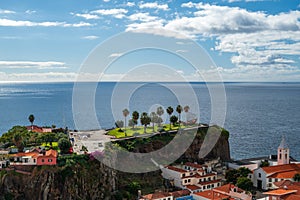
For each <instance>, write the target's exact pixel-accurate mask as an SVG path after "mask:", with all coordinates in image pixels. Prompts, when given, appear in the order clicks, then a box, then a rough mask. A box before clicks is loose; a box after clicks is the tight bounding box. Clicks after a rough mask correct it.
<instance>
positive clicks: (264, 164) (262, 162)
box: [260, 160, 270, 167]
mask: <svg viewBox="0 0 300 200" xmlns="http://www.w3.org/2000/svg"><path fill="white" fill-rule="evenodd" d="M269 166H270V163H269V161H267V160H262V161H261V163H260V167H269Z"/></svg>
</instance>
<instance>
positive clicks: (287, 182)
mask: <svg viewBox="0 0 300 200" xmlns="http://www.w3.org/2000/svg"><path fill="white" fill-rule="evenodd" d="M291 184H293V182H292V181H290V180H283V181H278V182H274V185H275V186H277V187H284V186H289V185H291Z"/></svg>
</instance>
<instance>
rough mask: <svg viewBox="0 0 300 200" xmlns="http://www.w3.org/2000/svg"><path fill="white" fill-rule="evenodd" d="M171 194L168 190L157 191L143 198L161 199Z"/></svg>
mask: <svg viewBox="0 0 300 200" xmlns="http://www.w3.org/2000/svg"><path fill="white" fill-rule="evenodd" d="M170 196H171V194H170V193H168V192H156V193H153V194H147V195H144V196H143V198H144V199H147V200H148V199H149V200H150V199H161V198H166V197H170Z"/></svg>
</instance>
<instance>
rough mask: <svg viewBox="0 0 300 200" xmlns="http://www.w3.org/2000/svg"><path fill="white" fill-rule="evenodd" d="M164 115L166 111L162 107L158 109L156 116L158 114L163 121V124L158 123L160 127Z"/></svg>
mask: <svg viewBox="0 0 300 200" xmlns="http://www.w3.org/2000/svg"><path fill="white" fill-rule="evenodd" d="M164 113H165V111H164V109H163V108H162V107H161V106H159V107H157V109H156V114H157V115H158V116H159V117H160V119H161V122H157V123H158V126H159V127H160V126H161V123H162V118H161V116H162V115H163V114H164ZM159 121H160V120H159Z"/></svg>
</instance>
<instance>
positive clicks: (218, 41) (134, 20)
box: [0, 0, 300, 82]
mask: <svg viewBox="0 0 300 200" xmlns="http://www.w3.org/2000/svg"><path fill="white" fill-rule="evenodd" d="M123 33H136V34H137V33H143V34H148V35H154V36H160V37H163V38H172V39H174V41H177V42H176V43H177V44H183V42H182V40H183V38H182V37H181V36H184V41H185V42H186V41H188V40H190V41H192V42H195V43H197V44H198V45H200V46H201V47H203V48H204V50H205V51H206V52H207V54H208V55H209V57H210V58H211V59H212V60H213V62H214V64H215V67H214V68H213V70H211V71H214V73H218V74H220V76H221V77H222V80H223V81H280V82H282V81H283V82H288V81H299V80H300V1H296V0H221V1H210V0H205V1H189V0H187V1H185V0H176V1H175V0H168V1H159V0H158V1H114V0H98V1H96V0H88V1H87V0H76V1H74V0H44V1H40V0H22V1H21V0H0V82H17V81H26V82H56V81H58V82H60V81H75V80H76V79H77V75H78V73H80V71H81V67H82V65H83V63H84V61H85V60H86V59H87V58H88V57H89V55H90V54H91V52H92V51H93V50H94V49H95V48H96V47H99V46H100V47H101V44H102V43H104V42H105V41H107V40H110V39H111V38H113V37H116V36H118V35H120V34H123ZM170 33H173V34H170ZM177 33H178V34H177ZM130 41H131V40H130V39H128V41H124V43H119V44H114V45H123V46H124V45H125V44H126V42H129V43H130ZM181 46H182V47H181V48H178V49H177V50H176V52H175V54H176V53H178V54H180V55H184V54H188V53H190V54H192V51H191V50H188V49H187V48H186V47H184V45H181ZM111 48H112V49H113V46H112V47H111ZM185 48H186V49H185ZM189 51H190V52H189ZM193 53H195V52H193ZM134 54H135V55H134ZM195 54H196V53H195ZM133 55H134V56H133ZM108 57H109V58H114V59H116V61H115V62H114V63H113V64H112V66H111V67H110V69H109V70H107V71H106V72H104V73H102V75H103V77H102V79H101V80H105V81H116V80H120V79H121V78H122V77H124V74H126V73H128V71H130V70H133V69H135V68H136V65H137V64H138V65H143V64H146V65H144V67H145V66H146V68H147V67H149V68H151V65H150V64H149V63H151V62H153V60H151V59H150V60H148V59H147V58H149V57H156V58H157V59H154V60H155V62H156V63H159V59H160V60H161V62H162V63H161V64H166V63H165V62H163V61H165V60H169V61H170V62H168V63H167V64H168V65H170V66H171V67H174V68H175V70H176V72H178V73H179V74H180V75H181V76H183V77H184V78H185V79H186V80H190V81H197V80H199V79H197V78H195V76H193V75H194V72H193V71H192V70H191V69H190V68H189V66H188V63H186V62H184V61H182V60H181V61H180V59H179V60H178V59H177V58H172V57H171V56H170V54H168V53H161V52H160V51H154V50H153V51H149V50H143V51H141V52H136V53H132V52H131V53H128V54H126V55H124V52H112V53H111V54H110V55H108ZM118 57H123V60H117V58H118ZM175 57H176V55H175ZM177 57H178V56H177ZM136 60H139V61H141V62H137V61H136ZM121 61H122V62H121ZM101 63H102V61H101V60H100V61H99V63H98V64H99V65H101ZM103 63H104V61H103ZM207 67H209V66H207ZM188 68H189V69H188ZM124 69H125V70H124ZM204 71H205V72H204ZM207 71H209V69H208V68H203V73H206V72H207ZM211 71H210V72H211ZM158 76H159V75H158ZM85 78H86V80H94V79H97V77H95V74H93V73H90V74H88V73H86V74H85ZM162 79H164V78H163V77H162ZM142 80H143V79H142Z"/></svg>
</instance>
